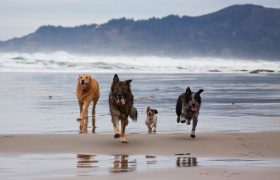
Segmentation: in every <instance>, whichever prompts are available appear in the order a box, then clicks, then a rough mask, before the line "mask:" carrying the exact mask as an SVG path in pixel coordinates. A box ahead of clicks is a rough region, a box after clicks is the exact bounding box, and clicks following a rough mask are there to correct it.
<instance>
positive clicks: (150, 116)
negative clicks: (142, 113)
mask: <svg viewBox="0 0 280 180" xmlns="http://www.w3.org/2000/svg"><path fill="white" fill-rule="evenodd" d="M146 113H147V118H146V121H145V124H146V126H147V127H148V132H149V133H151V132H152V131H153V132H156V131H157V130H156V129H157V116H156V114H157V113H158V111H157V110H156V109H151V108H150V106H149V107H148V108H147V110H146Z"/></svg>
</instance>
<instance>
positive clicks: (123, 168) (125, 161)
mask: <svg viewBox="0 0 280 180" xmlns="http://www.w3.org/2000/svg"><path fill="white" fill-rule="evenodd" d="M136 164H137V161H136V159H133V160H130V161H129V156H128V155H116V156H115V160H114V162H113V168H111V171H110V172H111V173H120V172H132V171H135V170H136Z"/></svg>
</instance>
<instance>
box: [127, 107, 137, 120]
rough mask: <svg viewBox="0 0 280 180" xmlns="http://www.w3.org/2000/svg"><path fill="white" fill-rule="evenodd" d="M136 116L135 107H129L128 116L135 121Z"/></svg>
mask: <svg viewBox="0 0 280 180" xmlns="http://www.w3.org/2000/svg"><path fill="white" fill-rule="evenodd" d="M137 116H138V112H137V109H136V108H135V107H132V108H131V111H130V114H129V117H130V118H131V119H132V121H135V122H136V121H137Z"/></svg>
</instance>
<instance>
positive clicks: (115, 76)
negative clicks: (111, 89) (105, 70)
mask: <svg viewBox="0 0 280 180" xmlns="http://www.w3.org/2000/svg"><path fill="white" fill-rule="evenodd" d="M119 80H120V79H119V76H118V75H117V74H115V75H114V78H113V82H118V81H119Z"/></svg>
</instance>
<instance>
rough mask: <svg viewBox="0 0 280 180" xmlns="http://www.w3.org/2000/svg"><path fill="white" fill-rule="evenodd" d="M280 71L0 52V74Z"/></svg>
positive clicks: (220, 62) (238, 63)
mask: <svg viewBox="0 0 280 180" xmlns="http://www.w3.org/2000/svg"><path fill="white" fill-rule="evenodd" d="M256 69H268V70H272V71H274V72H279V71H280V62H279V61H266V60H240V59H222V58H170V57H157V56H94V55H92V56H89V55H75V54H69V53H66V52H53V53H32V54H28V53H0V72H65V73H68V72H96V73H209V72H212V73H213V72H214V73H215V72H223V73H242V72H243V73H244V72H250V71H253V70H256Z"/></svg>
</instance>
